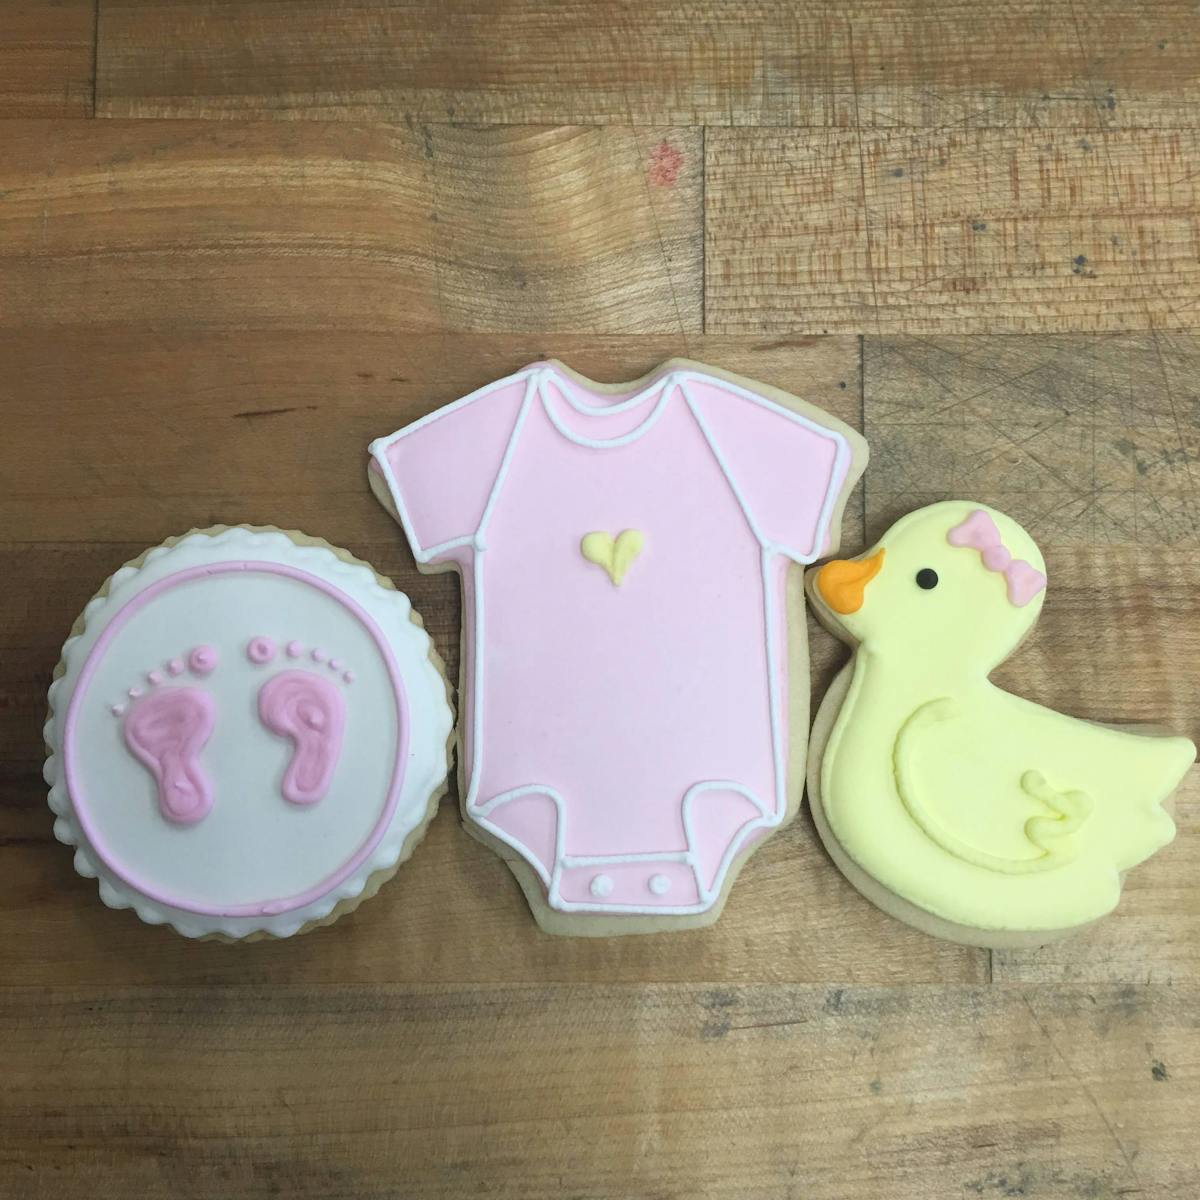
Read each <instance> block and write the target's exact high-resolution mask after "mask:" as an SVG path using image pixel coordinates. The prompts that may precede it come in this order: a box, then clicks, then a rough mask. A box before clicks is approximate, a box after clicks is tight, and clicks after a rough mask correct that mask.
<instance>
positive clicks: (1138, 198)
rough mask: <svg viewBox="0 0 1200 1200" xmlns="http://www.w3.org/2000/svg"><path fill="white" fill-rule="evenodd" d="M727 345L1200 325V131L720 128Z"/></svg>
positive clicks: (708, 307)
mask: <svg viewBox="0 0 1200 1200" xmlns="http://www.w3.org/2000/svg"><path fill="white" fill-rule="evenodd" d="M706 147H707V159H706V163H707V165H706V188H707V191H706V202H705V218H706V220H705V230H706V236H705V280H706V286H705V314H706V322H707V323H706V328H707V329H708V330H709V331H710V332H713V333H761V334H787V333H824V332H828V333H841V332H857V331H860V330H862V331H866V332H868V333H875V334H881V335H886V334H895V333H917V334H920V333H931V334H933V333H936V334H952V333H1000V332H1026V333H1029V332H1038V333H1054V332H1068V331H1075V332H1096V331H1109V330H1142V329H1168V330H1169V329H1195V328H1196V327H1197V326H1198V325H1200V257H1198V256H1197V253H1196V244H1197V220H1196V214H1197V210H1198V209H1200V173H1198V172H1197V171H1196V168H1195V166H1194V163H1195V162H1196V161H1197V157H1198V154H1200V142H1198V141H1197V135H1196V133H1195V131H1194V130H1192V129H1187V130H1169V131H1142V132H1129V131H1124V130H1109V131H1103V130H1101V131H1096V130H1091V129H1087V128H1078V129H1076V130H1070V131H1068V130H1063V129H1059V130H1054V131H1049V130H1042V129H1019V130H1009V129H969V128H968V129H963V128H950V129H923V130H918V131H911V130H864V131H856V132H843V131H827V130H817V131H791V130H787V131H778V130H756V131H754V132H749V131H745V130H717V129H714V130H710V131H709V132H708V135H707V138H706Z"/></svg>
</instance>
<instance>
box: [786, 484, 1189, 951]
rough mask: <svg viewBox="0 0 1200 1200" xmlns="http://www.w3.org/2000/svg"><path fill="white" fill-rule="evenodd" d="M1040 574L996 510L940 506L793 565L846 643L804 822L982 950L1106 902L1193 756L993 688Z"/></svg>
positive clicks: (1026, 617)
mask: <svg viewBox="0 0 1200 1200" xmlns="http://www.w3.org/2000/svg"><path fill="white" fill-rule="evenodd" d="M1045 570H1046V568H1045V564H1044V562H1043V560H1042V556H1041V554H1040V553H1039V551H1038V548H1037V546H1036V545H1035V544H1034V542H1033V540H1032V538H1030V536H1029V535H1028V534H1027V533H1026V532H1025V531H1024V530H1023V529H1022V528H1021V527H1020V526H1019V525H1017V523H1016V522H1015V521H1013V520H1012V519H1011V518H1009V517H1006V516H1005V515H1004V514H1002V513H999V512H997V511H995V510H994V509H990V508H987V507H985V506H983V505H979V504H972V503H967V502H962V501H949V502H946V503H942V504H934V505H931V506H930V507H928V508H923V509H919V510H918V511H916V512H913V513H910V514H909V515H908V516H906V517H904V518H903V519H901V520H900V521H898V522H897V523H896V524H895V525H894V526H893V527H892V528H891V529H890V530H889V531H888V532H887V533H886V534H885V535H884V537H883V538H882V539H881V540H880V542H879V543H878V545H876V546H875V547H873V548H872V549H871V550H870V551H868V552H866V553H864V554H863V555H861V556H860V557H859V558H858V559H854V560H850V561H840V560H839V561H834V562H830V563H827V564H825V565H824V566H823V567H820V568H816V569H814V570H812V571H810V572H809V576H808V585H809V587H808V590H809V594H810V596H811V597H812V599H813V601H814V605H815V607H816V610H817V614H818V616H819V617H820V618H821V619H822V621H823V622H824V623H825V624H827V625H828V626H829V627H830V628H831V629H833V631H834V632H835V633H836V634H837V635H838V636H839V637H841V638H842V639H843V640H845V641H847V642H849V643H850V644H851V645H852V646H853V647H854V648H855V653H854V658H853V660H852V662H851V663H850V664H849V666H848V667H847V671H848V672H849V680H848V685H847V683H846V679H845V678H843V679H842V680H840V681H839V683H840V684H841V685H842V686H838V685H836V684H835V686H834V688H833V689H831V694H830V696H829V697H828V698H827V700H826V704H827V705H830V706H840V707H837V711H836V716H834V717H833V718H832V722H831V723H830V720H829V717H830V714H827V713H824V712H823V713H822V714H821V715H820V716H819V717H818V721H817V725H818V729H823V730H827V731H828V737H827V741H826V742H825V745H824V750H823V753H819V754H815V755H814V758H813V764H814V777H813V778H812V779H811V780H810V783H811V787H810V795H811V796H812V797H813V803H814V807H816V806H817V805H820V808H821V811H820V812H819V813H818V814H817V816H818V823H819V824H821V825H823V826H824V828H825V830H827V832H828V833H830V834H832V836H833V838H834V839H835V841H836V844H837V846H838V847H839V848H840V850H841V851H842V852H843V853H844V854H845V855H846V856H848V857H849V859H850V860H852V862H853V864H855V865H856V866H857V867H858V868H860V869H861V871H862V872H865V874H866V875H868V876H870V877H871V878H872V879H873V880H875V881H876V882H877V883H878V884H880V885H882V887H883V888H884V889H886V890H887V891H888V892H890V893H892V894H894V895H895V896H898V897H900V898H901V899H902V900H903V901H907V902H908V904H909V905H912V906H915V907H916V908H917V909H918V910H921V911H923V912H924V913H927V914H929V915H930V916H932V917H934V918H940V919H941V920H942V921H948V922H950V923H952V924H953V925H956V926H960V927H966V930H967V931H968V932H969V931H971V930H978V931H980V933H981V935H982V936H981V938H980V939H979V940H980V941H982V942H983V943H984V944H986V942H987V937H986V931H997V932H1000V933H1001V934H1003V933H1005V932H1017V933H1039V932H1045V933H1047V934H1050V933H1054V932H1061V931H1065V930H1069V929H1071V928H1074V927H1076V926H1079V925H1083V924H1086V923H1088V922H1090V921H1093V920H1095V919H1097V918H1098V917H1101V916H1103V915H1104V914H1105V913H1107V912H1109V911H1110V910H1111V909H1112V908H1114V907H1115V906H1116V904H1117V901H1118V899H1119V898H1120V891H1121V874H1122V872H1124V871H1126V870H1128V869H1129V868H1131V867H1133V866H1136V865H1137V864H1138V863H1140V862H1142V861H1143V860H1145V859H1146V858H1148V857H1149V856H1150V855H1151V854H1153V853H1154V852H1155V851H1156V850H1158V849H1160V848H1161V847H1162V846H1164V845H1166V844H1167V843H1168V842H1169V841H1170V840H1171V838H1172V837H1173V836H1174V832H1175V827H1174V824H1173V822H1172V820H1171V818H1170V816H1169V815H1168V814H1167V812H1166V811H1165V810H1164V809H1163V807H1162V805H1163V802H1164V801H1165V800H1166V799H1167V798H1168V797H1169V796H1170V794H1171V792H1172V791H1173V790H1174V789H1175V787H1176V786H1177V785H1178V783H1179V781H1180V780H1181V778H1182V777H1183V775H1184V773H1185V772H1186V771H1187V769H1188V767H1189V766H1190V764H1191V763H1192V762H1193V761H1194V759H1195V754H1196V751H1195V747H1194V746H1193V745H1192V743H1191V742H1190V741H1188V740H1187V739H1186V738H1182V737H1162V736H1154V735H1149V734H1145V733H1137V732H1128V731H1121V730H1117V729H1112V728H1109V727H1106V726H1100V725H1094V724H1091V723H1089V722H1087V721H1083V720H1078V719H1076V718H1073V717H1068V716H1064V715H1063V714H1061V713H1057V712H1054V711H1052V710H1050V709H1047V708H1043V707H1041V706H1039V705H1037V704H1033V703H1031V702H1030V701H1027V700H1023V699H1021V698H1020V697H1018V696H1014V695H1012V694H1011V693H1009V692H1005V691H1003V690H1002V689H1000V688H998V687H996V686H995V685H994V684H993V683H991V682H990V680H989V679H988V675H989V673H990V672H991V671H992V670H993V669H994V668H995V667H996V666H998V665H999V664H1000V663H1001V662H1003V661H1004V659H1006V658H1007V657H1008V656H1009V655H1010V654H1011V653H1012V652H1013V651H1014V650H1015V649H1016V647H1017V646H1018V645H1019V644H1020V642H1021V641H1022V639H1023V638H1024V637H1025V635H1026V634H1027V633H1028V632H1029V630H1030V628H1031V627H1032V626H1033V623H1034V622H1035V621H1036V619H1037V616H1038V613H1039V612H1040V611H1041V606H1042V602H1043V599H1044V597H1045V585H1046V574H1045ZM822 718H825V720H824V721H823V720H822ZM835 857H836V855H835ZM868 894H869V893H868ZM885 907H886V905H885ZM967 940H974V939H972V938H969V937H968V939H967Z"/></svg>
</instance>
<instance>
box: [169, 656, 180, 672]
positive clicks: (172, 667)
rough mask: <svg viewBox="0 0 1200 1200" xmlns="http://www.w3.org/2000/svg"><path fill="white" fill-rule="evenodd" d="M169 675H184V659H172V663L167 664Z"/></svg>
mask: <svg viewBox="0 0 1200 1200" xmlns="http://www.w3.org/2000/svg"><path fill="white" fill-rule="evenodd" d="M167 674H168V675H182V674H183V659H182V658H173V659H171V661H170V662H169V663H167Z"/></svg>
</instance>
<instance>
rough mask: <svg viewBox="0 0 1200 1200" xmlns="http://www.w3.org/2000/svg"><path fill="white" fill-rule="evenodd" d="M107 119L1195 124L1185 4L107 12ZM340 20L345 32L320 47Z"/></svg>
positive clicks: (183, 0)
mask: <svg viewBox="0 0 1200 1200" xmlns="http://www.w3.org/2000/svg"><path fill="white" fill-rule="evenodd" d="M100 10H101V25H100V29H101V37H100V56H99V61H100V79H99V111H100V113H101V114H102V115H105V116H118V117H125V116H156V117H161V116H169V117H177V116H184V117H237V116H241V115H244V114H247V113H262V114H271V115H277V116H285V117H309V118H312V117H321V118H350V119H362V118H364V117H371V118H380V119H384V120H394V119H396V117H397V116H398V115H399V114H401V113H410V114H412V115H413V116H414V117H415V118H417V119H419V120H429V121H448V120H453V121H488V122H498V123H507V124H519V123H522V122H534V123H544V122H552V123H559V122H570V123H587V124H592V123H608V124H614V123H615V124H622V125H623V124H627V123H628V124H637V125H655V124H656V125H712V126H720V125H727V126H740V125H795V126H810V127H811V126H826V127H837V128H890V127H893V126H925V127H931V126H960V127H970V126H986V127H990V128H1007V127H1011V126H1016V125H1024V126H1035V127H1041V128H1046V127H1058V128H1063V127H1067V128H1071V127H1075V126H1078V125H1085V126H1089V127H1101V126H1104V125H1115V124H1120V123H1125V124H1128V123H1131V122H1132V123H1136V124H1139V125H1144V124H1160V125H1162V124H1167V125H1170V124H1174V125H1189V124H1191V123H1192V117H1193V113H1194V111H1195V106H1196V103H1197V100H1198V99H1200V88H1198V84H1197V79H1198V73H1197V61H1198V57H1200V42H1198V37H1197V25H1196V20H1195V13H1194V9H1193V6H1192V4H1190V3H1189V2H1188V0H1159V2H1158V3H1156V4H1154V5H1144V4H1136V5H1131V4H1128V3H1122V2H1120V0H1098V2H1097V3H1093V4H1089V5H1086V6H1081V5H1073V4H1044V3H1040V2H1039V0H998V2H996V3H992V4H988V5H986V6H980V5H977V4H970V3H966V2H965V0H953V2H951V3H945V4H928V3H925V2H924V0H899V2H895V3H887V4H885V3H881V2H880V0H856V2H854V3H849V4H843V5H837V6H828V5H823V4H821V5H818V4H808V5H798V4H793V3H790V2H789V0H758V2H756V3H755V4H753V5H752V6H749V7H748V6H747V5H745V4H740V3H730V2H723V0H708V2H705V3H699V4H690V5H683V6H681V5H678V4H674V3H671V2H670V0H650V2H649V3H644V4H636V5H628V4H621V3H618V2H616V0H604V2H602V3H594V2H591V0H569V2H568V3H545V2H535V3H522V4H506V5H489V4H478V3H471V2H470V0H452V2H451V3H443V2H439V0H419V2H416V3H404V4H401V3H395V2H391V3H389V2H387V0H355V2H353V3H342V4H339V5H338V6H337V9H336V17H334V16H333V14H332V12H331V9H330V6H329V4H328V3H325V2H322V0H302V2H300V3H289V4H286V5H281V4H277V3H272V2H270V0H171V2H167V3H164V2H162V0H100ZM333 25H336V36H335V35H334V33H333V32H332V28H333Z"/></svg>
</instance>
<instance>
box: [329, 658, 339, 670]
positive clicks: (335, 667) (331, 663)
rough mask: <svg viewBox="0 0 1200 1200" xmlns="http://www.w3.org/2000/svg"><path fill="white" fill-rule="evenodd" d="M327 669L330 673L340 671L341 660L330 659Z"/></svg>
mask: <svg viewBox="0 0 1200 1200" xmlns="http://www.w3.org/2000/svg"><path fill="white" fill-rule="evenodd" d="M329 669H330V670H331V671H340V670H341V669H342V660H341V659H340V658H331V659H330V660H329Z"/></svg>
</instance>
